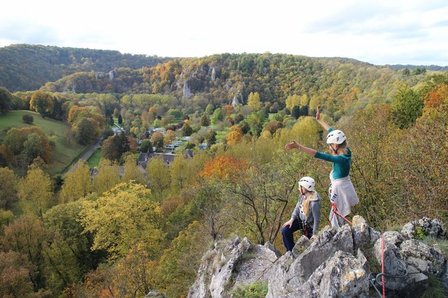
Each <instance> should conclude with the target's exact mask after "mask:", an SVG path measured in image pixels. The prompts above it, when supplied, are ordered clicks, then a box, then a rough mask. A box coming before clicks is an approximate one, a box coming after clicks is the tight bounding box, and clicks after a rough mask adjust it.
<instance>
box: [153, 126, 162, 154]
mask: <svg viewBox="0 0 448 298" xmlns="http://www.w3.org/2000/svg"><path fill="white" fill-rule="evenodd" d="M151 143H152V144H153V146H154V147H156V150H157V149H159V150H160V149H162V148H163V134H162V133H161V132H158V131H156V132H154V133H153V134H152V136H151Z"/></svg>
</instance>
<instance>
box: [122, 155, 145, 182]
mask: <svg viewBox="0 0 448 298" xmlns="http://www.w3.org/2000/svg"><path fill="white" fill-rule="evenodd" d="M121 180H122V181H123V182H128V181H130V180H134V181H136V182H138V183H142V184H144V183H145V175H144V171H143V168H141V169H140V168H139V166H138V165H137V162H136V160H135V156H134V155H128V156H126V157H125V159H124V175H123V177H122V178H121Z"/></svg>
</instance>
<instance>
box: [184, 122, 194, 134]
mask: <svg viewBox="0 0 448 298" xmlns="http://www.w3.org/2000/svg"><path fill="white" fill-rule="evenodd" d="M192 133H193V129H192V128H191V126H190V124H188V123H187V122H185V123H184V125H183V126H182V134H183V135H184V136H191V134H192Z"/></svg>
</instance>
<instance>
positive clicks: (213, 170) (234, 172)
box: [199, 155, 249, 180]
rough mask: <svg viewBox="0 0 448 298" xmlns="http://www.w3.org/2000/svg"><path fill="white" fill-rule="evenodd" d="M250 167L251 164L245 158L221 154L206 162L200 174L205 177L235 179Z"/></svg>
mask: <svg viewBox="0 0 448 298" xmlns="http://www.w3.org/2000/svg"><path fill="white" fill-rule="evenodd" d="M248 167H249V164H248V162H247V161H245V160H242V159H237V158H235V157H233V156H228V155H219V156H216V157H215V158H213V159H212V160H209V161H207V162H205V165H204V168H203V170H202V171H201V172H200V173H199V175H200V176H201V177H204V178H211V179H213V178H215V179H220V180H234V179H237V178H238V176H239V174H241V173H242V172H244V171H245V170H246V169H247V168H248Z"/></svg>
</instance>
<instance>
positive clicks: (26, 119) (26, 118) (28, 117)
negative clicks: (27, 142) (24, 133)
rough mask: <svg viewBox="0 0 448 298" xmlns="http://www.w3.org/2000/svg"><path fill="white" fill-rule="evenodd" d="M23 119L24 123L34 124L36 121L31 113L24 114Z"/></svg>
mask: <svg viewBox="0 0 448 298" xmlns="http://www.w3.org/2000/svg"><path fill="white" fill-rule="evenodd" d="M22 120H23V122H24V123H26V124H32V123H33V122H34V118H33V116H31V115H30V114H25V115H23V116H22Z"/></svg>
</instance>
